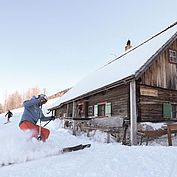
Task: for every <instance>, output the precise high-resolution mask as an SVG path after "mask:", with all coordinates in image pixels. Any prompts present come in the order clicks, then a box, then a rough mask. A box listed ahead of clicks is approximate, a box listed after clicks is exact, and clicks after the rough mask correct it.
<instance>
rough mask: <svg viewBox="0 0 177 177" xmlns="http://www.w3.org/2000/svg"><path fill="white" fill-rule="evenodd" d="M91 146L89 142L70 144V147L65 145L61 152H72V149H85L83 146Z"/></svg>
mask: <svg viewBox="0 0 177 177" xmlns="http://www.w3.org/2000/svg"><path fill="white" fill-rule="evenodd" d="M90 146H91V144H84V145H83V144H80V145H77V146H72V147H66V148H63V149H62V151H61V152H62V153H66V152H72V151H78V150H81V149H85V148H89V147H90Z"/></svg>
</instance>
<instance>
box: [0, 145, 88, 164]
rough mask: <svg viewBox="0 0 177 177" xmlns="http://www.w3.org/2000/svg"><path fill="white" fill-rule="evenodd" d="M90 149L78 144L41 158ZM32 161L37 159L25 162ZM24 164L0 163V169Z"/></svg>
mask: <svg viewBox="0 0 177 177" xmlns="http://www.w3.org/2000/svg"><path fill="white" fill-rule="evenodd" d="M90 147H91V144H79V145H77V146H70V147H66V148H63V149H61V150H59V151H58V153H56V154H51V155H46V156H45V157H43V158H46V157H50V156H57V155H60V154H64V153H67V152H73V151H78V150H83V149H85V148H90ZM33 160H38V159H30V160H26V161H25V162H30V161H33ZM25 162H17V163H16V162H9V163H1V164H0V167H5V166H10V165H15V164H21V163H25Z"/></svg>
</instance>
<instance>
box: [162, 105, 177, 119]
mask: <svg viewBox="0 0 177 177" xmlns="http://www.w3.org/2000/svg"><path fill="white" fill-rule="evenodd" d="M163 117H164V118H169V119H171V118H177V105H176V104H169V103H164V104H163Z"/></svg>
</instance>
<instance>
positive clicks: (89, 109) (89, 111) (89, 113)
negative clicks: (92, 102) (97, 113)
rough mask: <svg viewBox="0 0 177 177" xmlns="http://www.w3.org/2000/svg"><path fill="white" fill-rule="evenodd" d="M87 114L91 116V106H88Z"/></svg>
mask: <svg viewBox="0 0 177 177" xmlns="http://www.w3.org/2000/svg"><path fill="white" fill-rule="evenodd" d="M88 116H93V106H89V107H88Z"/></svg>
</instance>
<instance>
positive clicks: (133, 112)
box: [130, 80, 137, 145]
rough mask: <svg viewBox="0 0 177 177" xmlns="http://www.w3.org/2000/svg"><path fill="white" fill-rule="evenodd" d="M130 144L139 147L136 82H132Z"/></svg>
mask: <svg viewBox="0 0 177 177" xmlns="http://www.w3.org/2000/svg"><path fill="white" fill-rule="evenodd" d="M130 142H131V145H137V115H136V81H135V80H132V81H131V82H130Z"/></svg>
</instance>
